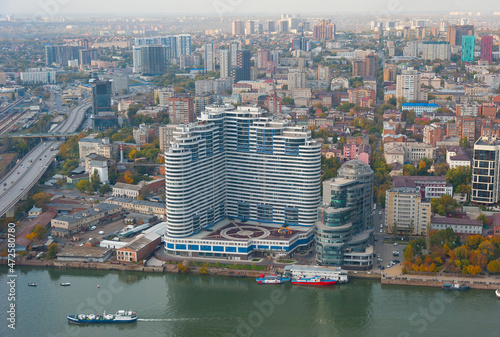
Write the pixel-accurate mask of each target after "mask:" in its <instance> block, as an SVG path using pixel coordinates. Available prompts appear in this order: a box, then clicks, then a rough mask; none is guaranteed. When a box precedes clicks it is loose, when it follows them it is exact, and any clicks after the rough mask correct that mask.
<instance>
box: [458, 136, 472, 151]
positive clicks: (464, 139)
mask: <svg viewBox="0 0 500 337" xmlns="http://www.w3.org/2000/svg"><path fill="white" fill-rule="evenodd" d="M458 145H459V146H460V147H463V148H464V149H468V148H469V147H470V145H469V140H468V139H467V137H462V138H460V141H459V142H458Z"/></svg>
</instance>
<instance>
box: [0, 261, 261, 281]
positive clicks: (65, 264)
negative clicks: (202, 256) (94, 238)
mask: <svg viewBox="0 0 500 337" xmlns="http://www.w3.org/2000/svg"><path fill="white" fill-rule="evenodd" d="M6 262H7V261H6V260H0V264H6ZM16 265H19V266H33V267H51V268H64V269H93V270H119V271H136V272H146V273H174V274H177V273H178V270H177V265H175V264H165V265H164V266H162V267H144V266H142V265H137V264H127V265H123V264H112V263H100V262H86V263H83V262H76V261H57V260H54V261H43V260H25V261H22V260H21V261H19V260H18V261H16ZM200 270H201V267H199V266H190V267H189V271H188V272H187V273H188V274H200ZM261 273H262V271H255V270H232V269H224V268H207V269H206V275H214V276H215V275H219V276H229V277H252V278H255V277H258V276H259V275H260V274H261Z"/></svg>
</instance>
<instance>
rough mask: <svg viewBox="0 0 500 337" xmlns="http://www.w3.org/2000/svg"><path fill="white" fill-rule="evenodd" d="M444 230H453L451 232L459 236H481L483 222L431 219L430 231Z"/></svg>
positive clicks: (458, 219)
mask: <svg viewBox="0 0 500 337" xmlns="http://www.w3.org/2000/svg"><path fill="white" fill-rule="evenodd" d="M446 228H451V229H453V232H454V233H455V234H457V235H460V236H469V235H481V234H482V233H483V222H482V221H481V220H475V219H468V218H446V217H441V216H433V217H431V229H436V230H442V229H446Z"/></svg>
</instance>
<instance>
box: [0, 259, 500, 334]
mask: <svg viewBox="0 0 500 337" xmlns="http://www.w3.org/2000/svg"><path fill="white" fill-rule="evenodd" d="M16 274H17V275H18V276H17V283H16V288H15V295H16V301H15V304H16V314H15V318H16V330H12V329H9V328H8V326H7V324H8V322H7V315H8V314H7V310H9V307H8V305H9V302H8V300H7V294H8V291H9V288H8V284H7V282H8V280H9V279H8V278H7V268H5V267H3V266H2V267H0V312H1V314H0V315H1V316H2V317H1V321H0V322H1V323H0V336H23V337H25V336H61V337H62V336H69V337H76V336H106V337H114V336H120V337H126V336H217V337H222V336H273V337H276V336H395V337H409V336H500V330H499V328H500V323H499V318H500V300H499V299H497V298H496V297H495V294H494V291H484V290H468V291H465V292H445V291H442V290H441V289H438V288H425V287H408V286H382V285H381V284H380V283H379V282H377V281H374V280H365V279H352V280H351V281H350V282H349V284H344V285H335V286H333V287H329V288H315V287H304V286H292V285H290V284H286V285H278V286H272V285H267V286H262V285H258V284H257V283H256V282H255V281H254V280H253V279H240V278H239V279H235V278H225V277H211V276H199V275H174V274H144V273H137V272H115V271H97V270H96V271H94V270H76V269H70V270H61V269H42V268H35V267H20V266H19V267H16ZM29 282H35V283H37V284H38V286H37V287H28V285H27V284H28V283H29ZM61 282H70V283H71V286H69V287H61V286H60V285H59V284H60V283H61ZM98 285H99V286H100V287H99V288H98ZM118 309H127V310H134V311H136V312H137V314H138V316H139V321H138V322H136V323H132V324H124V325H116V324H114V325H101V326H79V325H72V324H68V323H67V320H66V315H68V314H76V313H93V312H96V311H97V312H98V311H101V310H105V311H106V312H111V313H114V312H115V311H116V310H118Z"/></svg>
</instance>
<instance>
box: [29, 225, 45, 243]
mask: <svg viewBox="0 0 500 337" xmlns="http://www.w3.org/2000/svg"><path fill="white" fill-rule="evenodd" d="M45 234H47V228H45V226H42V225H36V226H35V227H34V228H33V229H32V230H31V233H29V234H28V235H26V239H28V240H41V239H43V238H44V237H45Z"/></svg>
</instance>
